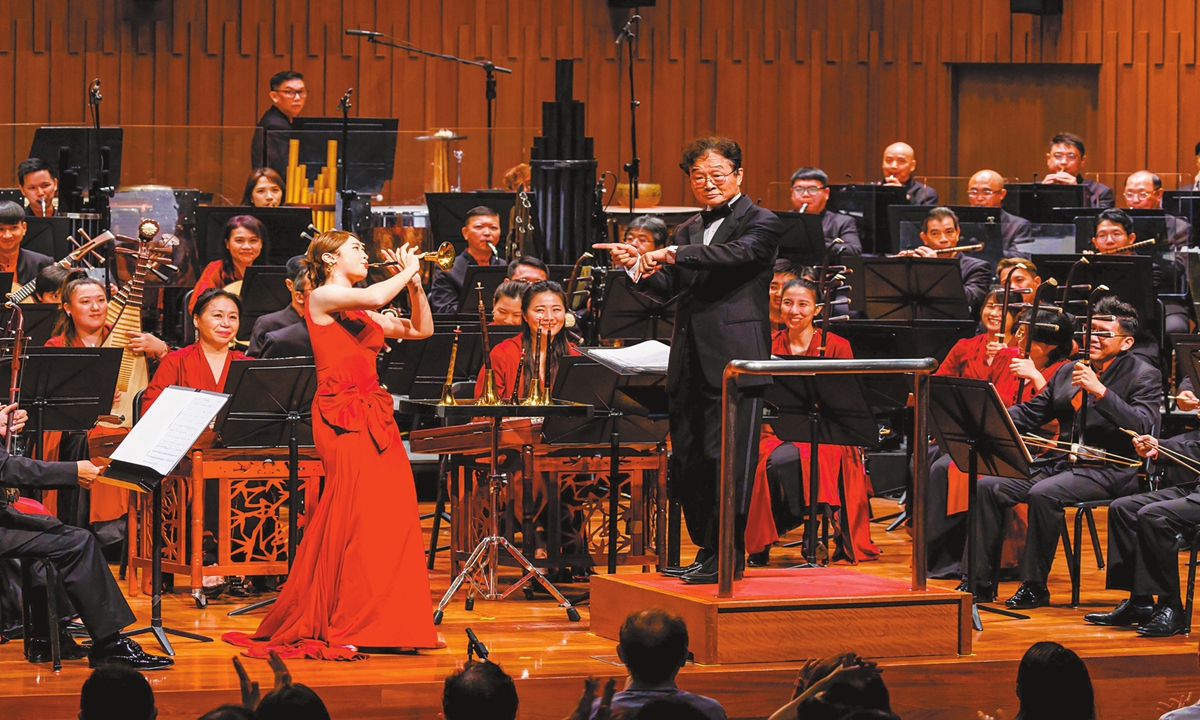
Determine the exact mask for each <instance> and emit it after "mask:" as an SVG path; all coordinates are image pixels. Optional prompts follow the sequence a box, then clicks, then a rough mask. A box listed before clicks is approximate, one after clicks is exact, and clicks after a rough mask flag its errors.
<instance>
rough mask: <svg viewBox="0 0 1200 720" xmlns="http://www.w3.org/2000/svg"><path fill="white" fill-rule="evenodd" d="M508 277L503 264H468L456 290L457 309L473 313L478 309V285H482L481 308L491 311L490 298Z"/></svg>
mask: <svg viewBox="0 0 1200 720" xmlns="http://www.w3.org/2000/svg"><path fill="white" fill-rule="evenodd" d="M507 278H508V267H507V266H505V265H468V266H467V274H466V275H464V276H463V284H462V289H460V290H459V291H458V311H459V312H460V313H463V314H475V311H476V310H478V309H479V285H480V284H482V285H483V309H484V310H485V311H487V312H488V313H491V312H492V298H493V297H495V295H496V288H498V287H500V284H501V283H503V282H504V281H505V280H506V279H507Z"/></svg>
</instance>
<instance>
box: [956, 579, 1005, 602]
mask: <svg viewBox="0 0 1200 720" xmlns="http://www.w3.org/2000/svg"><path fill="white" fill-rule="evenodd" d="M954 589H955V590H956V591H958V592H970V589H969V588H968V587H967V581H966V580H963V581H962V582H960V583H959V584H958V587H956V588H954ZM975 602H977V603H993V602H996V586H995V585H992V584H991V583H975Z"/></svg>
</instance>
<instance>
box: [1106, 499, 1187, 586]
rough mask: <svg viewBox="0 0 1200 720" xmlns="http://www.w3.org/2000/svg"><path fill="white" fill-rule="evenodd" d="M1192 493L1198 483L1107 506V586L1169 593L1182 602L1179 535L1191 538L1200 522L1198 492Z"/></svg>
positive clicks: (1123, 500) (1119, 501) (1119, 500)
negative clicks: (1177, 539) (1177, 546)
mask: <svg viewBox="0 0 1200 720" xmlns="http://www.w3.org/2000/svg"><path fill="white" fill-rule="evenodd" d="M1194 492H1195V488H1194V487H1192V488H1179V487H1173V488H1167V489H1165V490H1159V491H1157V492H1148V493H1138V494H1137V495H1130V496H1129V497H1123V498H1120V499H1118V500H1115V501H1113V503H1112V505H1110V506H1109V507H1108V575H1107V578H1106V587H1108V588H1109V589H1110V590H1128V591H1129V593H1130V594H1131V595H1159V596H1160V597H1162V596H1165V597H1166V598H1167V599H1168V600H1171V599H1173V600H1174V602H1175V604H1176V605H1179V551H1178V550H1177V549H1176V542H1177V541H1176V536H1177V535H1180V534H1182V535H1183V537H1184V539H1185V540H1187V541H1189V542H1190V541H1191V539H1192V536H1193V535H1195V533H1196V529H1197V528H1198V527H1200V496H1198V495H1195V494H1193V493H1194Z"/></svg>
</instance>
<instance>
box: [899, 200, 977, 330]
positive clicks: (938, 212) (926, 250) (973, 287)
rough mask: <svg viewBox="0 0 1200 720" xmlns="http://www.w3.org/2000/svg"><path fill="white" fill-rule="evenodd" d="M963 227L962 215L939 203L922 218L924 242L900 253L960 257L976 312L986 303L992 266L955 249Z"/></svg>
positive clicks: (920, 255) (965, 280) (909, 255)
mask: <svg viewBox="0 0 1200 720" xmlns="http://www.w3.org/2000/svg"><path fill="white" fill-rule="evenodd" d="M959 236H960V228H959V225H958V216H957V215H955V214H954V211H953V210H951V209H950V208H947V207H935V208H933V209H932V210H930V211H929V214H928V215H926V216H925V219H924V220H922V221H921V242H922V243H923V244H922V245H918V246H916V247H914V248H909V249H907V250H902V251H900V254H899V255H900V257H921V258H939V257H940V258H958V270H959V273H961V274H962V283H963V291H964V292H965V293H966V295H967V305H969V306H970V307H971V311H972V312H975V311H977V310H978V309H979V306H980V305H981V304H982V303H983V298H984V297H985V296H986V295H987V292H988V288H989V287H990V286H991V284H992V268H991V266H990V265H988V264H987V262H986V261H984V260H980V259H979V258H975V257H971V256H970V255H964V254H962V253H961V252H954V251H951V250H950V248H954V247H958V240H959Z"/></svg>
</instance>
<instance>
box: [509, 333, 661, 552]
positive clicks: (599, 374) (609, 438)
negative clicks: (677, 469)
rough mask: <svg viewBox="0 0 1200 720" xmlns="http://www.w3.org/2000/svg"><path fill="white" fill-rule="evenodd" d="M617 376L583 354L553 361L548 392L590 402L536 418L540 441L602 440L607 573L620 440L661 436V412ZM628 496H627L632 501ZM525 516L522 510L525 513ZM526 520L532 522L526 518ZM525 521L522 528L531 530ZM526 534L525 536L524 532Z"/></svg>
mask: <svg viewBox="0 0 1200 720" xmlns="http://www.w3.org/2000/svg"><path fill="white" fill-rule="evenodd" d="M620 381H621V376H620V375H619V374H617V372H616V371H614V370H612V369H610V368H608V367H606V366H604V365H601V364H600V363H598V362H596V361H595V360H593V359H591V358H589V357H564V358H561V359H560V360H559V365H558V374H557V376H556V377H555V379H554V389H553V392H552V393H551V397H553V398H554V399H556V400H562V401H564V402H572V403H576V404H580V405H591V406H592V407H593V408H595V410H594V411H593V415H592V416H591V417H588V418H580V417H548V418H546V419H545V421H543V422H542V440H543V441H544V442H546V443H549V444H551V445H581V444H582V445H602V444H604V443H605V442H608V572H609V574H610V575H611V574H614V573H616V572H617V528H618V525H619V522H618V520H619V518H618V517H617V500H618V495H620V493H619V492H618V488H619V487H620V483H619V482H618V480H619V477H620V470H621V441H622V440H624V441H625V442H631V443H654V444H658V443H662V442H664V441H665V440H666V439H667V432H668V424H667V420H666V418H665V417H663V416H660V417H658V418H652V417H651V411H650V409H649V408H647V407H646V406H644V405H642V404H641V403H639V402H637V401H635V400H634V399H633V398H631V397H630V396H629V395H628V394H626V393H625V392H623V390H622V389H621V388H620V387H619V385H620ZM633 501H634V500H631V502H633ZM526 517H527V518H528V517H529V515H528V513H527V514H526ZM530 522H531V523H532V521H531V520H530ZM532 531H533V528H532V525H531V526H530V528H529V530H528V532H530V533H532ZM526 537H528V536H526Z"/></svg>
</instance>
